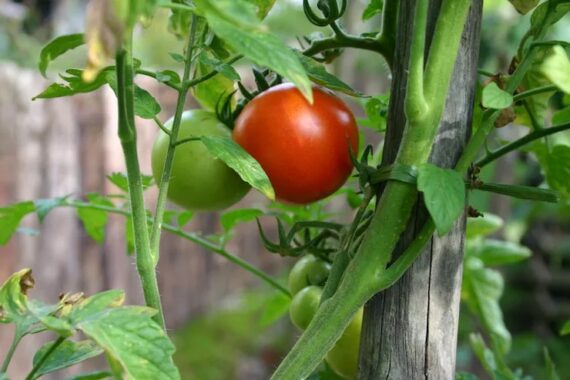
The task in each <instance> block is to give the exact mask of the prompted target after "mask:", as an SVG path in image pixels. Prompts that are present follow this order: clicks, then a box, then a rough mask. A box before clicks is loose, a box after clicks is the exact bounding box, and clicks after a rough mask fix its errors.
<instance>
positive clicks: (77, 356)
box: [33, 340, 103, 379]
mask: <svg viewBox="0 0 570 380" xmlns="http://www.w3.org/2000/svg"><path fill="white" fill-rule="evenodd" d="M53 344H54V342H47V343H46V344H44V345H43V346H42V347H41V348H40V349H39V350H38V352H36V354H35V355H34V360H33V365H34V366H35V365H36V364H37V363H38V361H39V360H40V359H41V358H42V357H43V356H44V354H45V353H46V352H47V351H48V350H49V349H50V348H51V346H52V345H53ZM102 353H103V350H102V349H101V348H99V347H98V346H97V345H96V344H95V343H94V342H92V341H90V340H84V341H80V342H73V341H70V340H65V341H64V342H63V343H61V344H60V345H59V346H57V347H56V349H55V350H54V351H53V352H52V353H51V354H50V355H49V356H48V357H47V359H46V361H45V362H44V363H43V364H42V366H41V367H40V368H39V370H38V371H37V372H36V375H35V376H34V379H36V378H38V377H40V376H43V375H46V374H48V373H51V372H55V371H59V370H60V369H64V368H68V367H71V366H73V365H75V364H78V363H81V362H82V361H84V360H87V359H90V358H93V357H95V356H99V355H101V354H102Z"/></svg>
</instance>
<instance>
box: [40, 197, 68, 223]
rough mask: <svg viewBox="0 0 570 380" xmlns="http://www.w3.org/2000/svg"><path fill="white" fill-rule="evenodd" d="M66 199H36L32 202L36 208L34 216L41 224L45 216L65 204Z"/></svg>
mask: <svg viewBox="0 0 570 380" xmlns="http://www.w3.org/2000/svg"><path fill="white" fill-rule="evenodd" d="M66 199H67V197H62V198H48V199H36V200H34V206H35V207H36V214H37V215H38V219H39V220H40V222H43V221H44V219H45V217H46V216H47V214H49V212H50V211H51V210H53V209H54V208H56V207H59V206H61V205H63V204H64V203H65V200H66Z"/></svg>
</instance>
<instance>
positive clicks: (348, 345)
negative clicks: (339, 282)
mask: <svg viewBox="0 0 570 380" xmlns="http://www.w3.org/2000/svg"><path fill="white" fill-rule="evenodd" d="M330 269H331V265H330V264H329V263H327V262H325V261H324V260H321V259H319V258H317V257H315V256H313V255H306V256H303V257H302V258H301V259H300V260H299V261H297V263H296V264H295V266H293V269H292V270H291V272H290V274H289V290H290V291H291V294H293V300H292V301H291V306H290V308H289V316H290V318H291V321H292V322H293V324H294V325H295V326H297V327H298V328H299V329H301V330H305V329H306V328H307V326H309V323H310V322H311V319H313V316H314V315H315V313H316V312H317V309H318V308H319V303H320V301H321V295H322V293H323V288H322V287H323V286H324V284H325V283H326V281H327V278H328V276H329V274H330ZM361 329H362V309H360V310H359V311H358V313H357V314H356V315H355V316H354V318H352V321H351V322H350V324H349V325H348V327H347V328H346V330H345V331H344V332H343V334H342V336H341V337H340V339H339V340H338V341H337V342H336V344H335V345H334V347H333V348H332V349H331V350H330V351H329V353H328V354H327V356H326V358H325V360H326V362H327V363H328V364H329V366H330V367H331V368H332V369H333V370H334V371H335V372H336V373H337V374H338V375H340V376H341V377H343V378H345V379H348V380H352V379H355V378H356V371H357V368H358V350H359V347H360V331H361Z"/></svg>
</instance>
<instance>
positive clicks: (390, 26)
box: [378, 0, 400, 68]
mask: <svg viewBox="0 0 570 380" xmlns="http://www.w3.org/2000/svg"><path fill="white" fill-rule="evenodd" d="M399 7H400V0H384V9H383V10H382V32H381V33H380V37H379V38H378V41H379V42H380V45H381V46H383V51H384V58H385V59H386V61H387V62H388V65H389V66H390V68H391V67H392V65H393V63H394V51H395V49H396V29H397V26H398V9H399Z"/></svg>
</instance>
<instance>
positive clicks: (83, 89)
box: [32, 69, 114, 100]
mask: <svg viewBox="0 0 570 380" xmlns="http://www.w3.org/2000/svg"><path fill="white" fill-rule="evenodd" d="M112 72H114V71H112ZM107 73H109V70H103V71H101V72H100V73H99V74H98V75H97V77H96V78H95V79H94V80H93V81H92V82H89V83H87V82H84V81H83V78H82V75H83V70H79V69H69V70H67V71H66V74H67V75H60V77H61V78H62V79H63V80H64V81H65V82H66V83H53V84H51V85H50V86H49V87H48V88H46V89H45V90H44V91H42V92H41V93H40V94H38V95H36V96H34V97H33V98H32V100H36V99H51V98H60V97H64V96H72V95H75V94H82V93H87V92H92V91H95V90H97V89H98V88H99V87H101V86H103V85H104V84H106V83H107Z"/></svg>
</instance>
